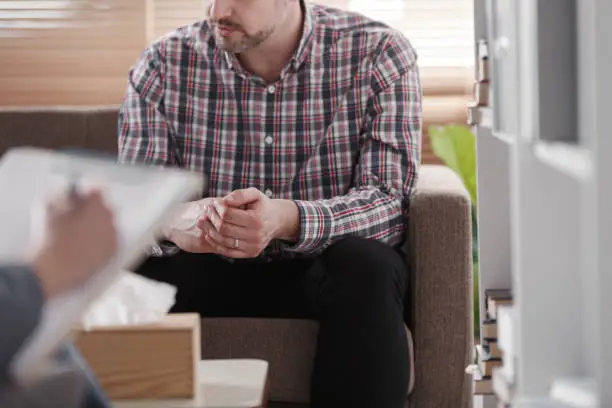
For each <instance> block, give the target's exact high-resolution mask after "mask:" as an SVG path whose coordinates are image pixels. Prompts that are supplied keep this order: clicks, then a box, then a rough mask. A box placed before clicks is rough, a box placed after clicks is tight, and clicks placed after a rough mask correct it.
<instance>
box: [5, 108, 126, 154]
mask: <svg viewBox="0 0 612 408" xmlns="http://www.w3.org/2000/svg"><path fill="white" fill-rule="evenodd" d="M117 115H118V108H117V107H116V106H108V107H88V108H75V107H65V108H64V107H54V108H51V107H45V108H2V109H0V155H2V154H4V152H5V151H6V150H7V149H10V148H12V147H17V146H34V147H41V148H47V149H58V148H66V147H71V148H75V147H76V148H84V149H93V150H98V151H101V152H106V153H113V154H116V152H117Z"/></svg>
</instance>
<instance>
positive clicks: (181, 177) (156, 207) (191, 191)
mask: <svg viewBox="0 0 612 408" xmlns="http://www.w3.org/2000/svg"><path fill="white" fill-rule="evenodd" d="M96 181H99V182H102V184H103V186H104V188H103V193H104V197H105V199H106V201H107V203H108V204H109V205H110V206H111V207H112V208H113V209H114V210H115V222H116V226H117V229H118V233H119V237H118V238H119V251H118V254H117V256H116V258H115V259H114V260H113V261H112V262H111V263H110V264H109V265H107V266H106V267H104V268H103V269H102V270H101V271H100V273H98V274H97V275H96V276H95V277H94V278H93V279H91V280H90V281H88V282H87V283H86V284H85V285H84V286H83V287H81V288H79V289H78V290H75V291H72V292H70V293H68V294H66V295H63V296H61V297H59V298H57V299H53V300H51V301H49V302H47V304H46V305H45V307H44V309H43V313H42V317H41V321H40V324H39V326H38V327H37V329H36V331H35V332H34V333H33V334H32V336H30V338H29V339H28V341H27V343H26V344H25V345H24V346H23V347H22V348H21V350H20V351H19V353H18V355H17V356H16V358H15V359H14V360H13V365H12V367H11V369H12V370H11V371H12V374H13V376H14V377H15V379H16V380H17V381H21V382H24V383H27V382H29V381H33V380H35V379H37V378H39V377H40V376H41V375H44V374H45V371H46V370H47V368H48V367H49V366H48V364H47V363H48V362H49V361H50V360H51V357H52V356H53V354H54V353H55V351H56V350H57V348H58V347H59V346H60V345H61V343H62V342H63V341H64V340H65V339H66V337H67V336H68V335H69V334H70V332H71V330H72V329H73V327H74V326H75V325H76V324H77V323H78V322H79V321H80V319H81V317H82V314H83V313H84V311H85V310H86V309H87V307H88V306H89V305H90V304H91V303H92V302H93V301H94V300H95V299H97V298H98V297H99V296H100V295H101V294H102V293H103V292H104V291H105V289H106V288H108V286H110V284H111V283H112V282H113V281H114V279H115V278H117V276H119V273H120V269H121V268H122V267H123V268H130V266H132V265H134V264H136V263H137V262H139V261H140V260H141V259H142V257H144V255H145V250H146V247H147V246H148V245H150V244H152V243H153V242H154V240H155V236H154V234H155V232H156V231H157V229H158V227H159V225H160V223H162V222H164V221H165V220H167V219H168V218H169V217H170V216H172V215H173V213H174V211H176V209H177V207H178V206H179V205H180V204H181V203H183V202H185V201H188V200H191V199H195V198H198V197H201V195H202V192H203V191H204V189H205V188H206V186H205V183H206V179H205V177H204V175H202V174H196V173H192V172H188V171H185V170H179V169H173V168H161V167H150V166H143V165H122V164H117V163H116V162H115V161H114V160H107V159H102V158H94V157H88V156H77V155H74V154H68V153H61V152H56V151H51V150H43V149H35V148H16V149H12V150H10V151H8V152H7V153H5V155H3V156H2V158H1V159H0V192H1V196H2V199H1V200H0V263H4V262H13V263H14V262H20V261H23V259H24V257H25V256H27V254H28V251H29V250H30V249H31V242H32V240H33V239H35V238H36V237H35V235H36V231H37V228H38V226H37V225H36V220H35V219H33V213H35V212H36V207H35V206H36V205H42V203H43V202H44V200H45V199H47V198H48V197H49V196H50V195H52V194H53V193H57V190H58V189H61V188H65V187H67V186H68V185H69V183H73V182H77V183H79V182H82V183H88V182H93V183H95V182H96ZM0 335H1V334H0Z"/></svg>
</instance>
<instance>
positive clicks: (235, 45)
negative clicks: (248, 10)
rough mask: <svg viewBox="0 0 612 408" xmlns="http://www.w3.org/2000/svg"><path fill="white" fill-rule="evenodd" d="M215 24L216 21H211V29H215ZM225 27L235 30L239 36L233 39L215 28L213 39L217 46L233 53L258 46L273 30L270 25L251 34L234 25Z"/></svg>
mask: <svg viewBox="0 0 612 408" xmlns="http://www.w3.org/2000/svg"><path fill="white" fill-rule="evenodd" d="M217 25H218V23H216V22H215V23H213V29H215V28H216V26H217ZM223 25H224V24H223ZM224 26H225V25H224ZM227 27H229V28H232V29H234V30H236V33H238V34H241V38H239V39H235V40H233V39H232V38H231V36H230V37H223V36H221V35H219V34H218V33H217V32H216V30H215V41H216V43H217V46H219V47H220V48H222V49H224V50H225V51H227V52H231V53H233V54H240V53H242V52H246V51H248V50H251V49H253V48H255V47H257V46H259V45H260V44H261V43H263V42H264V41H265V40H267V39H268V37H270V35H272V33H273V32H274V27H270V28H268V29H265V30H261V31H258V32H257V33H255V34H253V35H249V34H246V33H245V32H244V31H243V30H242V29H240V28H238V27H236V26H233V25H227Z"/></svg>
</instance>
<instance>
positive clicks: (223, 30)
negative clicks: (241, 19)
mask: <svg viewBox="0 0 612 408" xmlns="http://www.w3.org/2000/svg"><path fill="white" fill-rule="evenodd" d="M217 30H219V34H221V35H222V36H224V37H229V36H230V35H232V34H233V33H234V32H235V31H236V29H235V28H232V27H228V26H222V25H219V26H217Z"/></svg>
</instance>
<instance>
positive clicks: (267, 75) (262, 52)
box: [238, 2, 305, 82]
mask: <svg viewBox="0 0 612 408" xmlns="http://www.w3.org/2000/svg"><path fill="white" fill-rule="evenodd" d="M293 5H294V7H292V9H291V10H289V12H288V14H287V17H286V21H284V22H283V24H282V26H279V27H278V28H277V29H276V30H275V31H274V33H272V35H270V37H269V38H267V39H266V41H264V42H263V43H262V44H260V45H259V46H258V47H256V48H254V49H252V50H249V51H247V52H245V53H241V54H239V55H238V60H239V61H240V64H241V65H242V67H243V68H244V69H245V70H247V71H249V72H251V73H252V74H254V75H257V76H259V77H261V78H263V79H264V80H265V81H267V82H274V81H276V80H278V79H279V77H280V74H281V72H282V70H283V68H284V67H285V66H286V65H287V64H288V63H289V61H291V58H292V57H293V54H294V53H295V51H296V50H297V48H298V47H299V44H300V40H301V38H302V31H303V25H304V18H305V16H304V11H303V10H302V7H301V5H300V2H295V3H293Z"/></svg>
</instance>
